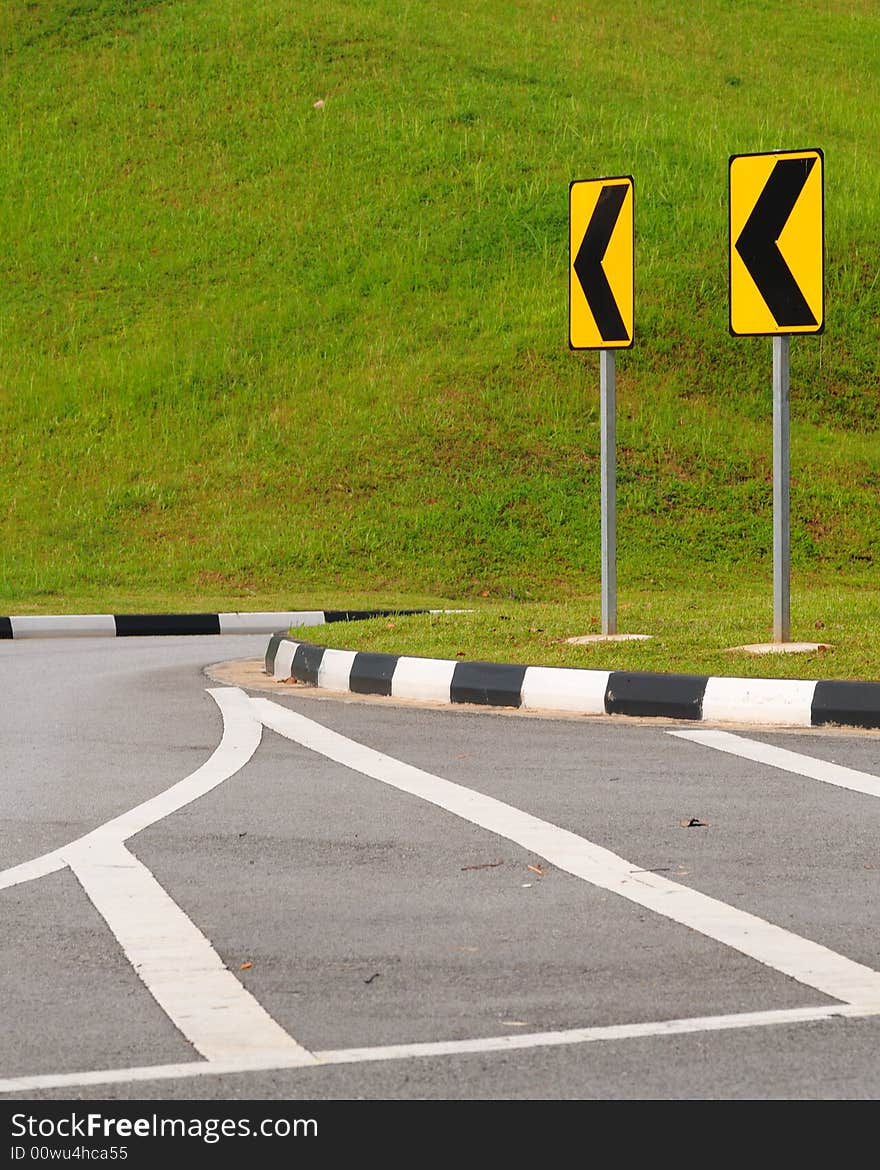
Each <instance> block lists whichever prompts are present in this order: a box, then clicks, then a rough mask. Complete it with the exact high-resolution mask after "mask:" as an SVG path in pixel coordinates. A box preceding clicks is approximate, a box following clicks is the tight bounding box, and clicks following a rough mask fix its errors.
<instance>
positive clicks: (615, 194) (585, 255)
mask: <svg viewBox="0 0 880 1170" xmlns="http://www.w3.org/2000/svg"><path fill="white" fill-rule="evenodd" d="M634 201H635V195H634V192H633V180H632V176H631V175H625V176H621V177H618V178H608V179H576V180H575V181H574V182H573V183H571V184H570V186H569V192H568V202H569V243H570V249H569V266H568V305H569V314H568V344H569V347H570V348H571V349H623V348H626V347H628V346H631V345H632V343H633V313H634V299H635V298H634V278H633V274H634V252H635V247H634V213H633V206H634Z"/></svg>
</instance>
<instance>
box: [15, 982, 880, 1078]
mask: <svg viewBox="0 0 880 1170" xmlns="http://www.w3.org/2000/svg"><path fill="white" fill-rule="evenodd" d="M876 1015H880V1008H867V1007H854V1006H852V1005H849V1004H834V1005H828V1006H825V1007H806V1008H785V1009H782V1010H779V1011H766V1012H742V1013H740V1014H738V1015H727V1016H693V1017H690V1018H688V1019H680V1020H658V1021H653V1022H650V1023H639V1024H610V1025H607V1026H604V1027H596V1028H569V1029H566V1030H560V1031H557V1032H532V1033H526V1034H525V1035H517V1036H484V1037H480V1038H479V1039H476V1040H436V1041H429V1042H423V1043H417V1044H388V1045H378V1046H376V1047H375V1048H335V1049H327V1050H325V1051H320V1052H314V1053H312V1055H313V1057H314V1061H313V1062H311V1063H310V1064H309V1065H308V1066H304V1065H303V1064H302V1062H301V1061H299V1060H298V1059H296V1057H295V1056H291V1057H284V1056H281V1055H275V1056H272V1055H266V1056H254V1057H243V1058H241V1059H238V1060H212V1061H210V1062H207V1061H201V1060H192V1061H187V1062H185V1063H179V1064H151V1065H139V1066H136V1067H134V1068H105V1069H93V1070H86V1071H83V1072H69V1073H40V1074H35V1075H28V1076H21V1077H6V1078H4V1079H0V1094H3V1093H17V1094H22V1093H34V1092H39V1091H40V1090H43V1089H80V1088H90V1087H93V1086H96V1085H125V1084H136V1083H140V1082H144V1081H176V1080H186V1079H187V1078H195V1077H215V1076H226V1075H228V1074H230V1073H254V1072H280V1071H282V1070H283V1069H288V1068H303V1067H308V1068H309V1069H310V1070H312V1069H315V1068H320V1067H322V1066H325V1065H336V1064H368V1063H371V1062H373V1061H390V1060H414V1059H419V1058H426V1057H448V1056H472V1055H480V1054H483V1053H489V1052H514V1051H524V1050H528V1049H531V1048H560V1047H564V1046H567V1045H572V1044H595V1043H602V1042H606V1043H607V1042H609V1041H622V1040H645V1039H651V1038H656V1039H660V1040H662V1039H664V1038H666V1037H668V1036H683V1035H687V1034H692V1033H696V1032H730V1031H735V1030H737V1029H747V1028H768V1027H780V1026H784V1025H786V1024H789V1025H791V1024H808V1023H817V1022H820V1021H822V1020H834V1019H848V1020H853V1019H864V1018H866V1017H868V1016H876Z"/></svg>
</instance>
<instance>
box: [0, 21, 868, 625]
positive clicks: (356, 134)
mask: <svg viewBox="0 0 880 1170" xmlns="http://www.w3.org/2000/svg"><path fill="white" fill-rule="evenodd" d="M878 87H880V9H878V7H877V4H876V3H875V2H874V0H828V2H827V3H824V4H821V5H817V4H815V3H813V2H808V0H791V2H790V3H787V4H785V5H780V4H776V3H771V2H769V0H737V2H733V0H700V2H697V3H694V2H692V0H650V2H649V0H634V2H633V3H629V4H625V5H624V4H610V5H609V4H599V3H593V2H592V0H588V2H584V3H579V4H575V5H571V4H569V5H562V4H557V3H555V2H551V0H483V2H481V3H479V4H447V3H442V2H441V3H436V2H433V3H429V2H428V0H394V2H391V0H369V2H368V0H325V2H324V3H322V4H320V5H312V4H296V5H293V4H289V3H284V2H283V0H254V2H253V3H247V4H243V3H240V2H239V0H208V2H203V0H164V2H161V0H154V2H152V3H150V2H148V0H32V2H26V0H5V3H4V4H3V5H2V9H0V151H2V161H0V183H2V197H0V238H2V241H3V243H2V247H0V443H2V448H0V449H2V452H3V455H2V459H0V599H2V606H0V609H2V611H3V612H7V613H8V612H28V611H38V610H40V609H42V610H44V611H45V610H49V611H55V612H58V611H62V610H65V609H68V610H69V609H82V608H83V607H84V606H89V607H90V608H92V609H98V610H100V611H101V612H109V611H113V610H116V611H119V609H120V608H123V607H126V608H135V607H141V608H148V607H153V608H155V607H157V606H158V607H161V608H173V609H177V610H185V609H192V608H195V607H199V606H222V607H223V608H242V609H245V608H254V607H255V606H256V605H258V604H259V605H265V606H276V605H277V606H280V607H285V608H286V607H287V606H289V605H297V604H303V603H305V602H308V601H310V600H311V601H312V603H317V604H330V603H332V601H333V599H339V600H344V603H346V604H348V603H351V602H354V601H356V600H367V599H370V598H374V599H375V598H377V597H380V599H381V600H382V601H383V602H387V601H389V600H394V601H399V602H400V603H401V604H407V603H412V602H413V601H414V600H418V599H420V598H423V599H444V598H445V599H451V600H452V601H453V602H454V603H457V604H462V603H464V602H467V601H468V600H469V599H472V600H473V599H475V600H476V601H477V603H479V600H480V598H481V597H486V598H489V599H492V598H503V599H505V600H506V599H511V598H515V599H528V600H531V601H534V602H535V603H538V602H551V601H554V600H560V599H565V598H572V599H577V598H581V597H594V596H595V593H596V590H597V588H598V582H599V575H600V551H599V549H600V545H599V541H600V537H599V531H600V508H599V478H598V476H599V432H598V355H597V354H595V353H572V352H570V351H569V349H568V344H567V336H568V322H567V312H568V304H567V265H568V239H567V231H568V184H569V182H570V181H571V180H572V179H575V178H591V177H596V176H601V175H607V174H612V175H613V174H632V175H633V176H634V178H635V183H636V342H635V345H634V347H633V348H632V350H628V351H626V352H622V353H620V354H619V355H618V362H617V371H618V436H617V437H618V448H617V458H618V557H619V561H618V566H619V567H618V582H619V588H620V590H621V593H622V594H623V593H624V592H625V591H626V590H627V589H633V590H642V591H646V592H647V593H651V592H652V591H654V592H655V593H656V595H657V596H658V597H662V595H663V593H664V591H673V592H674V591H675V590H676V589H681V588H684V587H687V588H689V589H691V588H703V589H705V590H706V591H710V590H711V591H715V592H717V591H719V590H723V589H729V588H734V587H735V586H736V585H737V584H738V583H748V584H749V585H750V586H757V587H759V589H760V588H763V586H764V584H765V583H766V582H769V580H770V572H771V544H772V541H771V537H772V447H771V345H770V341H769V339H767V338H732V337H731V336H730V335H729V333H728V329H727V314H728V304H727V265H728V254H727V249H728V240H727V167H728V158H729V156H730V155H731V154H736V153H746V152H752V151H759V150H769V149H777V148H779V149H801V148H806V147H819V148H821V149H822V150H823V151H824V154H825V214H826V228H825V232H826V251H827V265H826V308H827V328H826V331H825V333H824V334H823V335H821V336H818V337H810V336H805V337H795V338H794V339H793V340H792V351H791V387H792V389H791V395H792V406H791V412H792V415H791V417H792V423H791V435H792V438H791V460H792V524H791V528H792V573H793V578H794V581H795V585H796V586H797V587H799V588H800V587H804V588H808V587H809V588H816V589H820V588H825V587H828V586H829V585H831V584H833V585H834V586H835V587H837V586H838V585H840V584H841V583H848V584H849V585H850V586H852V587H854V588H856V589H858V590H861V591H865V590H873V589H874V588H875V577H876V573H877V571H878V566H877V564H876V560H877V558H878V556H880V547H878V536H880V527H878V516H880V512H878V505H877V488H878V485H880V435H878V433H877V425H878V424H877V413H878V412H877V406H878V387H880V383H878V358H877V348H878V328H877V327H878V320H880V287H878V273H880V244H878V240H880V230H878V229H880V186H878V182H877V175H878V158H880V106H878V103H877V97H876V95H877V92H878ZM670 595H671V594H670ZM749 604H750V605H751V604H752V602H750V603H749ZM768 604H769V603H768ZM585 612H586V611H585ZM762 620H763V619H762ZM573 632H576V633H577V632H585V631H584V630H575V631H573ZM749 640H753V641H754V640H758V638H757V636H755V637H753V638H751V639H749Z"/></svg>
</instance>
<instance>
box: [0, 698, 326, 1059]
mask: <svg viewBox="0 0 880 1170" xmlns="http://www.w3.org/2000/svg"><path fill="white" fill-rule="evenodd" d="M208 693H209V694H210V695H211V696H212V698H213V699H214V701H215V702H216V703H217V705H218V706H219V708H220V712H221V714H222V716H223V735H222V737H221V740H220V743H219V745H218V746H217V748H216V749H215V751H214V752H213V753H212V754H211V756H210V757H209V759H208V760H206V761H205V763H204V764H202V766H201V767H200V768H198V769H196V771H195V772H193V773H191V774H190V775H189V776H187V777H186V778H185V779H184V780H181V781H180V782H179V783H178V784H175V785H173V786H172V787H171V788H168V789H166V790H165V792H162V793H160V794H159V795H158V796H155V797H153V798H152V799H150V800H147V801H144V802H143V804H139V805H137V806H136V807H135V808H133V809H130V810H129V811H128V812H126V813H123V814H122V815H121V816H118V817H115V818H114V819H113V820H111V821H107V822H106V823H105V824H103V825H101V826H100V827H99V828H97V829H94V830H93V831H92V832H90V833H86V834H85V835H84V836H82V837H79V838H78V839H77V840H75V841H71V842H70V843H69V844H67V845H64V846H62V848H60V849H56V850H53V851H52V852H51V853H47V854H44V855H43V856H42V857H38V858H34V859H33V860H32V861H28V862H25V863H23V864H22V865H17V866H13V867H12V868H11V869H7V870H5V871H4V872H3V873H0V889H4V888H8V887H10V886H13V885H17V884H19V883H21V882H27V881H31V880H33V879H35V878H39V877H44V876H45V875H46V874H49V873H54V872H55V871H56V870H59V869H62V868H64V867H65V866H69V867H70V868H71V869H72V870H73V872H74V873H75V874H76V876H77V878H78V879H79V881H80V883H81V885H82V887H83V889H84V890H85V892H86V894H87V895H88V897H89V899H90V900H91V901H92V903H93V904H94V906H95V907H96V909H97V910H98V912H99V913H100V914H101V915H102V916H103V917H104V919H105V921H106V922H107V925H108V926H109V927H110V929H111V931H112V932H113V934H114V935H115V937H116V939H117V940H118V942H119V944H120V946H121V947H122V949H123V951H124V953H125V956H126V958H127V959H128V960H129V962H130V963H131V964H132V966H133V967H134V969H135V971H136V972H137V974H138V975H139V976H140V978H141V980H142V981H143V983H144V984H145V985H146V987H147V989H148V990H149V991H150V993H151V995H152V996H153V998H154V999H155V1000H156V1002H157V1003H158V1004H159V1006H160V1007H161V1008H162V1010H163V1011H164V1012H165V1013H166V1015H167V1016H168V1017H169V1019H170V1020H171V1021H172V1023H173V1024H174V1025H175V1026H176V1027H177V1028H178V1029H179V1030H180V1032H181V1033H182V1034H183V1035H184V1036H185V1037H186V1039H187V1040H189V1042H190V1043H191V1044H192V1045H193V1047H194V1048H195V1050H196V1051H197V1052H198V1053H200V1054H201V1055H202V1056H203V1057H205V1058H206V1059H207V1060H209V1061H213V1060H228V1059H230V1058H231V1057H240V1056H242V1055H249V1056H250V1057H252V1058H253V1057H255V1056H260V1055H261V1054H262V1058H263V1059H269V1060H277V1059H279V1057H280V1058H283V1060H284V1064H285V1067H287V1066H289V1065H291V1064H307V1063H313V1062H314V1057H313V1056H312V1055H311V1053H309V1052H308V1051H307V1050H306V1049H304V1048H302V1047H301V1046H300V1045H299V1044H298V1043H297V1042H296V1041H295V1040H294V1039H293V1037H292V1036H290V1035H289V1034H288V1033H287V1032H285V1031H284V1029H283V1028H282V1027H281V1026H280V1025H279V1024H277V1023H276V1022H275V1021H274V1020H273V1019H272V1017H271V1016H270V1015H269V1014H268V1013H267V1012H266V1011H265V1010H264V1009H263V1008H262V1007H261V1006H260V1004H259V1003H257V1001H256V1000H255V999H254V998H253V996H252V995H251V994H250V992H249V991H248V990H247V989H246V988H245V987H244V986H243V985H242V984H241V983H240V982H239V980H238V979H237V978H236V977H235V975H234V974H233V973H232V972H231V971H230V970H229V969H228V968H227V967H225V966H224V964H223V961H222V959H221V958H220V956H219V955H218V954H217V952H216V951H215V950H214V948H213V947H212V946H211V943H210V942H209V941H208V939H206V938H205V936H204V935H203V934H202V933H201V931H199V929H198V928H197V927H196V926H195V924H194V923H193V922H192V921H191V920H190V919H189V918H188V917H187V916H186V914H184V913H183V911H182V910H181V909H180V907H179V906H178V905H177V904H176V903H175V902H174V901H173V900H172V898H171V897H170V896H169V895H168V894H167V893H166V891H165V890H164V889H163V888H162V887H161V886H160V885H159V883H158V882H157V881H156V879H155V878H154V877H153V875H152V874H151V873H150V871H149V869H147V867H146V866H145V865H143V864H142V863H141V862H140V861H138V860H137V858H135V857H134V856H133V855H132V854H131V853H130V852H129V851H128V849H126V848H125V845H124V842H125V841H126V840H128V838H129V837H132V836H134V835H135V834H136V833H139V832H141V831H142V830H143V829H146V828H147V827H149V826H150V825H153V824H155V823H156V822H157V821H160V820H162V819H163V818H164V817H167V816H169V815H170V814H171V813H173V812H176V811H177V810H178V809H181V808H183V807H184V806H185V805H187V804H189V803H191V802H192V801H193V800H196V799H198V797H200V796H204V794H205V793H206V792H210V790H211V789H212V788H216V787H217V785H218V784H221V783H222V782H223V781H224V780H227V779H228V778H229V777H230V776H232V775H234V774H235V773H236V772H238V771H239V770H240V769H241V768H242V767H244V765H245V764H246V763H247V762H248V760H250V758H251V757H252V756H253V754H254V752H255V751H256V750H257V747H258V746H259V744H260V740H261V738H262V734H263V728H262V725H261V723H260V721H259V719H257V718H255V717H254V713H253V710H252V708H251V706H250V700H249V699H248V697H247V695H246V694H245V692H244V691H242V690H239V689H238V688H237V687H218V688H214V689H209V692H208Z"/></svg>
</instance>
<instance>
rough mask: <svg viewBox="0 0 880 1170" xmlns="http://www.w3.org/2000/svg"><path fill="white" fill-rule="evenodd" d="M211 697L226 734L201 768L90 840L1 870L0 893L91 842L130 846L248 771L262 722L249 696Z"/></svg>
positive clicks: (214, 692) (214, 693)
mask: <svg viewBox="0 0 880 1170" xmlns="http://www.w3.org/2000/svg"><path fill="white" fill-rule="evenodd" d="M208 694H209V695H211V697H212V698H213V699H214V702H215V703H216V704H217V706H218V707H219V708H220V713H221V715H222V716H223V734H222V737H221V739H220V743H219V744H218V745H217V747H216V748H215V749H214V751H213V752H212V753H211V755H210V757H209V758H208V759H207V760H206V761H205V763H204V764H202V766H201V767H200V768H197V769H196V771H195V772H193V773H191V774H190V775H189V776H187V777H186V778H185V779H183V780H181V781H180V782H179V783H178V784H174V785H172V787H171V788H167V789H166V790H165V791H164V792H161V793H160V794H159V795H158V796H154V797H152V799H150V800H145V801H144V803H143V804H139V805H137V807H135V808H133V809H129V811H128V812H125V813H123V814H122V815H121V816H118V817H114V819H113V820H112V821H107V822H106V824H103V825H101V826H100V827H99V828H97V829H94V830H92V832H90V833H86V834H85V836H83V837H78V838H77V839H76V840H75V841H71V842H70V843H69V844H67V845H62V846H61V848H60V849H53V850H52V852H51V853H44V854H43V855H42V857H35V858H33V859H32V860H31V861H25V862H22V864H21V865H14V866H12V867H11V868H10V869H6V870H2V871H0V890H3V889H6V887H8V886H15V885H18V884H19V883H20V882H29V881H33V879H34V878H39V877H45V876H46V874H50V873H54V872H55V871H56V870H59V869H63V868H64V867H65V866H66V865H67V864H68V860H67V859H68V856H69V853H70V850H71V849H77V848H79V847H80V846H82V845H84V844H87V843H88V842H90V841H93V840H109V841H127V840H128V838H129V837H133V836H134V834H135V833H140V832H141V830H142V829H146V828H148V827H149V826H150V825H154V824H155V823H156V822H157V821H161V820H162V819H163V818H164V817H167V816H169V815H170V814H171V813H173V812H177V810H178V809H181V808H183V807H184V806H185V805H187V804H189V803H190V802H191V801H193V800H196V799H198V797H200V796H204V794H205V793H206V792H210V791H211V789H212V788H216V787H217V785H218V784H222V783H223V781H224V780H228V779H229V777H230V776H232V775H234V774H235V773H236V772H238V771H239V770H240V769H241V768H243V767H244V765H245V764H246V763H247V762H248V760H249V759H250V758H251V756H252V755H253V754H254V752H255V751H256V750H257V748H258V747H259V745H260V739H261V738H262V732H263V728H262V726H261V724H260V721H259V720H258V719H255V718H254V715H253V712H252V711H251V709H250V706H249V702H250V700H249V699H248V697H247V695H246V694H245V693H244V691H242V690H239V689H238V688H237V687H215V688H210V689H209V690H208Z"/></svg>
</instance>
